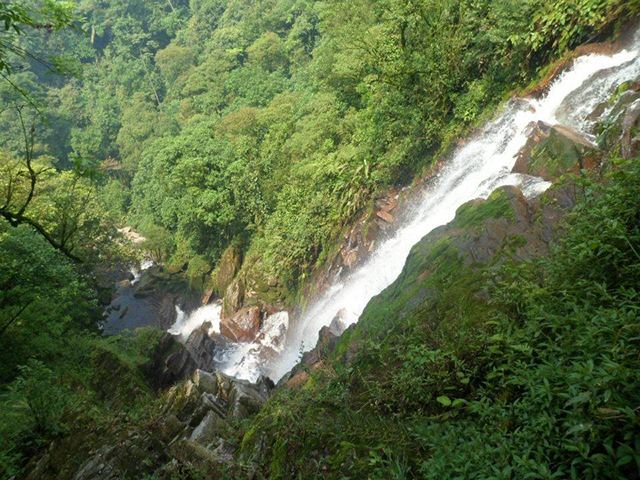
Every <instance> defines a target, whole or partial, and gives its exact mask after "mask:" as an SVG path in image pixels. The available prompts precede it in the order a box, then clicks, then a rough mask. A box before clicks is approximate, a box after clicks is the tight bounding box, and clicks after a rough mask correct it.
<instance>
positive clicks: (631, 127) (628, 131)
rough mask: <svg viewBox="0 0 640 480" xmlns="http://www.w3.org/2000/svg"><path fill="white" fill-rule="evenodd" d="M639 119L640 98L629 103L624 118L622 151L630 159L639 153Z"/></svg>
mask: <svg viewBox="0 0 640 480" xmlns="http://www.w3.org/2000/svg"><path fill="white" fill-rule="evenodd" d="M639 119H640V99H638V100H635V101H634V102H633V103H632V104H631V105H629V107H628V108H627V109H626V111H625V114H624V117H623V120H622V136H621V139H620V140H621V145H620V153H621V154H622V156H623V157H624V158H627V159H629V158H632V157H635V156H636V155H637V154H638V147H640V134H639V132H638V126H639V123H640V122H639V121H638V120H639Z"/></svg>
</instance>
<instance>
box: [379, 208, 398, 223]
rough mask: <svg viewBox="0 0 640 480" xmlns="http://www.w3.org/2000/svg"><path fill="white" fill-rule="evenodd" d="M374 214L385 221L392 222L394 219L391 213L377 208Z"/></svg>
mask: <svg viewBox="0 0 640 480" xmlns="http://www.w3.org/2000/svg"><path fill="white" fill-rule="evenodd" d="M376 215H377V216H378V217H379V218H381V219H382V220H384V221H385V222H387V223H393V222H394V221H395V218H394V217H393V215H391V214H390V213H389V212H385V211H384V210H378V211H377V212H376Z"/></svg>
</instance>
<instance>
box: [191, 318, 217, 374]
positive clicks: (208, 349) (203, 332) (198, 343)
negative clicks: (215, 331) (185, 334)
mask: <svg viewBox="0 0 640 480" xmlns="http://www.w3.org/2000/svg"><path fill="white" fill-rule="evenodd" d="M209 330H211V324H210V323H209V322H205V323H204V324H202V326H200V328H197V329H195V330H194V331H193V332H191V335H189V338H188V339H187V341H186V342H185V348H186V349H187V351H188V352H189V355H190V356H191V358H192V359H193V361H194V362H195V364H196V366H197V368H199V369H201V370H205V371H207V372H213V371H214V370H215V369H216V362H215V356H216V354H217V353H218V352H219V351H220V350H222V349H224V348H225V346H226V340H225V339H224V338H223V337H221V336H219V335H218V336H215V337H212V336H211V335H209Z"/></svg>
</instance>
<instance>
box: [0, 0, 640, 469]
mask: <svg viewBox="0 0 640 480" xmlns="http://www.w3.org/2000/svg"><path fill="white" fill-rule="evenodd" d="M639 13H640V2H638V1H637V0H559V1H555V2H546V1H542V0H499V1H495V0H494V1H491V0H351V1H346V0H325V1H313V0H259V1H253V0H111V1H108V0H76V1H75V2H71V1H61V0H8V1H2V3H0V286H1V289H0V477H2V478H7V479H13V478H15V479H19V478H32V479H38V478H42V479H45V478H47V479H48V478H78V479H89V478H91V479H115V478H146V479H151V478H154V479H155V478H157V479H174V478H175V479H180V478H185V479H187V478H193V479H197V478H336V479H337V478H340V479H361V478H372V479H378V478H379V479H383V478H384V479H386V478H397V479H401V478H640V443H639V441H638V438H640V437H639V435H640V423H639V422H640V419H639V415H640V412H639V410H638V409H639V408H640V407H639V406H640V374H639V373H638V372H640V361H639V356H638V355H639V350H638V348H639V347H640V344H639V338H640V337H638V325H639V324H638V320H639V317H640V297H639V294H640V292H639V290H638V288H639V287H638V286H639V285H640V283H639V282H640V263H639V261H640V256H639V254H638V252H640V224H639V223H638V219H639V218H640V205H639V204H638V199H639V198H640V169H639V167H638V161H637V160H638V158H637V156H636V155H635V154H632V153H629V151H628V149H627V147H625V144H624V143H621V142H622V141H621V140H619V138H618V137H616V135H617V134H618V133H619V132H618V131H617V130H616V128H619V129H622V130H620V131H623V130H624V128H627V127H624V126H623V127H620V126H619V125H617V124H615V125H614V122H613V121H611V122H609V123H606V122H604V123H600V124H598V129H599V130H598V132H599V133H600V134H601V136H600V137H598V142H599V143H598V145H599V147H600V150H599V153H598V154H597V155H596V156H597V157H598V159H599V162H600V164H601V165H603V167H602V168H601V169H600V170H599V171H598V172H597V175H587V174H584V175H578V176H577V177H573V176H570V177H571V178H565V177H564V176H563V177H562V179H561V180H558V178H559V177H560V175H558V176H557V177H558V178H554V179H553V180H554V182H555V181H556V180H558V182H557V184H558V186H554V188H552V190H551V193H548V194H545V195H547V196H543V200H541V201H540V204H541V205H538V204H536V205H537V206H536V208H540V211H541V212H547V210H545V208H546V207H545V205H546V204H545V202H549V204H553V202H560V203H562V202H564V203H567V202H566V201H565V200H563V198H564V197H562V195H561V194H558V193H557V192H559V191H560V192H565V191H571V192H572V194H571V195H572V202H571V203H572V205H571V209H570V210H571V211H570V212H569V213H566V215H565V214H564V213H563V215H562V216H563V218H562V222H561V223H559V225H560V226H557V227H556V226H555V224H554V232H555V233H554V235H553V237H554V239H553V244H552V246H551V247H550V248H549V250H548V251H546V252H545V254H544V255H540V254H539V252H537V251H536V255H533V254H531V255H525V256H522V255H520V256H519V255H517V254H514V252H515V251H516V250H513V251H511V250H509V249H508V248H506V247H505V249H504V251H503V250H500V252H499V254H498V253H496V258H495V259H492V260H491V261H489V262H488V263H486V264H483V265H482V267H481V268H475V267H474V268H471V267H470V264H469V262H466V261H463V260H461V258H462V257H461V256H460V255H459V254H457V253H455V252H453V251H452V250H451V248H450V244H449V243H447V242H444V241H442V239H439V240H437V241H435V240H433V241H432V240H428V239H427V240H426V242H427V243H425V244H424V245H423V244H422V243H421V244H419V245H423V246H422V247H420V248H418V249H417V250H415V251H412V255H411V256H410V258H409V260H408V262H407V266H406V267H405V270H404V271H403V274H402V276H401V277H400V278H399V279H398V282H399V283H397V284H394V285H395V287H391V288H392V291H385V293H383V294H382V295H380V296H378V297H375V299H374V300H373V301H372V302H371V303H370V305H369V306H368V307H367V309H366V310H365V312H364V314H363V316H362V319H361V320H360V322H359V323H358V325H357V328H355V329H349V330H348V331H347V333H346V334H345V335H343V336H342V337H341V338H340V340H339V341H337V340H336V341H337V345H332V346H331V352H330V353H327V358H326V359H325V360H324V363H323V367H322V368H318V369H313V371H312V372H305V375H308V376H309V377H310V379H308V380H305V384H304V385H303V386H302V387H299V386H296V387H295V388H293V387H291V388H287V387H284V388H283V387H281V386H279V387H277V388H276V389H275V393H272V394H271V393H270V398H269V400H268V401H267V402H266V404H265V406H263V407H261V408H260V409H259V411H257V412H252V413H251V415H241V416H239V418H228V419H226V420H225V424H224V425H223V426H220V427H219V429H220V431H219V432H218V434H217V435H218V437H220V438H224V441H225V442H226V443H225V445H229V446H230V447H229V448H230V450H232V452H233V453H231V454H229V455H230V457H229V458H227V457H224V458H225V459H226V460H225V461H220V460H219V458H218V459H217V460H216V461H215V462H214V463H215V465H216V467H215V468H213V467H211V465H210V464H209V463H207V462H208V461H209V460H207V459H208V458H209V457H207V455H209V454H207V455H205V453H203V452H202V451H201V450H199V449H198V448H200V447H198V448H195V447H194V450H193V451H192V450H189V449H188V448H187V447H184V448H183V447H180V446H181V445H182V444H181V443H180V441H177V442H176V441H175V438H173V437H175V434H174V435H170V434H167V433H166V432H167V431H173V430H171V429H172V428H173V427H172V426H171V425H173V424H172V423H171V422H173V421H174V420H173V419H174V418H175V419H176V420H175V422H178V421H186V420H185V419H184V418H183V417H182V416H181V415H183V414H184V411H185V409H186V408H187V407H186V406H185V405H191V404H190V403H189V402H190V401H191V400H190V398H191V397H189V395H190V394H189V393H187V394H185V397H186V400H185V399H182V400H180V398H181V397H180V395H182V394H183V393H184V392H182V390H181V389H182V388H183V384H181V383H179V381H178V380H184V379H176V381H175V382H173V383H175V384H176V385H175V386H174V385H173V384H172V385H166V384H165V385H162V386H160V387H159V385H158V384H156V383H154V380H153V378H151V377H153V375H152V374H151V373H150V372H152V371H154V368H155V366H154V365H155V363H154V362H156V363H157V357H158V355H159V353H158V352H159V351H160V350H161V349H162V348H165V346H166V345H165V344H166V342H167V340H166V337H165V335H164V332H163V331H161V330H159V329H154V328H145V329H140V330H138V331H136V332H135V333H133V332H123V333H121V334H119V335H114V336H103V335H102V334H101V330H100V328H101V323H102V321H103V310H104V308H105V305H106V304H108V303H109V300H110V298H109V296H110V295H111V292H110V290H109V289H108V288H107V289H105V288H104V286H103V285H101V281H100V277H101V275H102V274H104V272H105V271H108V270H109V269H113V268H114V266H122V265H129V264H131V263H134V262H138V261H140V260H141V259H142V258H151V259H153V261H154V262H156V263H157V264H159V265H161V266H162V269H163V270H164V271H166V272H169V273H170V274H171V275H175V276H177V277H179V278H180V279H181V281H184V282H185V284H187V285H188V287H189V288H190V289H192V290H194V291H197V292H198V294H199V293H201V292H206V291H213V294H214V296H217V297H221V298H224V299H225V300H224V301H225V302H228V300H227V298H226V297H225V294H227V296H228V291H227V288H228V287H229V284H230V281H229V280H225V281H224V282H223V281H221V280H220V278H221V277H223V276H224V275H222V274H221V271H223V270H224V265H225V262H224V259H225V258H228V257H229V256H230V255H231V256H233V257H234V262H236V263H237V265H236V266H235V270H234V272H233V274H232V277H234V278H242V279H243V282H244V284H245V285H246V286H247V288H246V290H247V291H251V293H252V295H254V297H255V298H258V299H259V302H260V305H261V308H262V307H263V305H264V304H267V303H268V304H269V305H277V306H278V307H279V308H281V309H289V310H291V311H293V310H294V309H295V308H296V306H297V305H299V304H304V302H305V301H306V299H305V295H306V294H307V293H308V292H309V290H310V289H313V288H316V286H315V284H314V282H313V281H314V279H316V278H317V276H318V275H320V274H321V272H322V271H323V269H325V268H327V265H328V264H330V263H331V262H332V261H333V259H334V257H335V255H336V252H337V251H338V250H339V249H340V248H341V244H342V242H343V241H344V237H345V232H348V231H349V230H350V229H351V228H352V226H353V225H354V224H355V223H356V222H358V221H360V219H362V218H363V217H366V216H367V215H368V214H369V213H370V212H372V211H373V210H375V208H376V207H375V202H376V200H377V199H379V198H380V197H381V196H382V195H385V194H386V193H387V192H390V191H394V192H395V191H398V190H399V189H402V188H405V187H411V186H412V185H414V184H417V183H419V182H420V181H421V179H423V178H424V177H425V176H427V175H429V174H431V173H432V172H433V169H434V168H435V167H436V165H437V164H438V162H440V161H441V160H442V159H445V158H446V156H447V154H449V153H450V152H451V151H452V150H453V149H454V148H456V147H457V146H458V145H460V144H461V143H463V141H464V140H463V139H464V138H465V136H466V135H469V134H470V133H471V132H473V131H475V130H476V129H477V128H478V127H479V126H480V125H482V124H483V122H486V121H487V120H488V119H490V118H492V116H493V115H494V114H495V112H496V110H497V109H498V108H500V106H501V105H502V104H503V103H504V101H505V100H507V99H508V98H510V97H511V96H513V95H527V94H539V93H540V92H542V91H544V89H545V88H546V86H547V84H548V82H549V81H550V80H551V79H552V78H553V77H554V75H556V74H557V72H558V71H559V69H561V68H564V67H565V66H566V64H567V62H569V61H570V60H571V59H572V58H573V57H574V56H575V53H574V52H575V49H576V48H577V47H579V46H580V45H583V44H585V43H589V42H595V41H600V42H603V41H609V40H615V39H616V38H617V37H618V36H619V35H621V32H622V31H623V30H624V28H625V25H628V23H629V22H632V21H633V20H634V19H635V17H636V16H637V15H638V14H639ZM636 80H637V79H636ZM634 89H635V90H634ZM627 90H628V91H632V90H634V91H636V90H638V87H637V81H636V84H633V83H627V84H625V85H622V86H620V87H619V88H618V89H617V90H616V91H615V92H614V93H612V98H611V99H609V100H608V102H609V103H610V104H611V105H614V104H615V102H617V101H618V99H619V98H621V97H623V96H624V94H625V91H627ZM627 107H628V105H626V107H625V108H627ZM621 108H622V107H621ZM629 110H631V107H629ZM612 118H613V117H612ZM634 121H635V120H634ZM629 128H630V129H627V130H628V132H631V133H629V135H631V136H632V137H633V136H634V135H636V136H637V132H638V127H637V124H634V125H633V128H631V127H629ZM627 130H624V132H627ZM618 136H619V137H620V135H618ZM620 138H623V139H624V138H625V137H624V135H621V137H620ZM627 143H629V142H627ZM554 152H555V151H554ZM558 155H560V154H558ZM580 166H581V168H582V166H583V163H582V160H581V161H580ZM567 170H569V169H567ZM574 173H575V172H574ZM576 192H578V193H576ZM554 195H556V196H555V197H554ZM567 195H568V194H567ZM509 198H511V197H509ZM558 199H560V200H558ZM503 200H504V199H502V200H501V197H500V195H497V196H493V195H492V196H491V197H490V198H489V200H488V201H487V202H488V203H487V204H485V207H482V206H480V207H478V211H467V210H459V211H458V216H457V217H456V220H455V221H454V223H453V224H451V225H450V226H449V227H448V228H450V229H451V230H450V232H453V231H454V230H455V232H458V231H459V230H464V229H467V230H469V231H471V230H473V229H474V228H477V227H478V225H480V224H482V225H483V228H487V227H486V224H485V223H482V222H486V221H487V219H491V218H494V217H495V216H496V214H495V209H496V208H497V209H498V210H500V209H501V208H503V206H501V205H502V204H501V203H500V202H501V201H503ZM510 201H512V200H510ZM496 203H498V204H500V205H498V207H495V204H496ZM487 205H488V207H487ZM510 205H511V204H510ZM470 208H472V207H470ZM473 208H476V207H473ZM483 208H484V209H485V210H487V209H488V210H490V211H489V212H488V213H487V211H485V210H482V209H483ZM504 208H507V207H504ZM510 208H511V206H509V207H508V208H507V210H509V209H510ZM528 208H529V209H530V210H531V209H533V207H531V206H529V207H528ZM549 208H551V207H549ZM501 211H502V210H501ZM503 213H504V212H503ZM540 215H541V217H544V215H546V213H541V214H540ZM124 227H131V228H133V229H134V230H135V231H136V232H139V234H140V235H141V236H142V237H144V241H143V242H142V243H141V244H138V245H132V244H131V242H129V241H127V238H126V236H125V235H123V233H122V232H123V228H124ZM488 228H489V229H490V228H491V226H489V227H488ZM532 228H534V227H532ZM535 228H537V227H535ZM455 232H454V233H451V238H453V237H455V235H457V233H455ZM548 236H550V234H549V235H548ZM447 238H449V237H447ZM514 238H515V237H514ZM545 239H546V237H545ZM520 241H522V239H521V238H520V237H518V239H516V240H514V242H516V243H518V242H520ZM429 242H431V243H429ZM425 245H426V246H425ZM519 245H520V244H519V243H518V245H516V246H515V247H513V248H514V249H517V248H519ZM528 253H530V252H528ZM412 262H413V263H412ZM424 272H428V274H429V275H430V277H429V279H427V280H424V275H421V274H422V273H424ZM425 275H426V273H425ZM421 282H422V283H424V285H423V284H422V283H421ZM416 285H420V288H418V287H416ZM393 289H395V290H393ZM394 292H395V293H394ZM398 292H400V293H398ZM425 292H428V293H425ZM247 295H248V294H247ZM239 306H242V305H237V306H236V307H239ZM225 308H227V303H225ZM235 310H238V308H235ZM163 345H164V346H163ZM170 348H171V349H172V350H171V351H172V352H174V351H176V349H179V348H181V347H180V344H179V342H175V345H173V344H172V346H171V347H170ZM159 349H160V350H159ZM165 353H166V352H165ZM152 367H153V368H152ZM203 375H204V374H203ZM150 378H151V379H150ZM201 382H202V380H201ZM216 388H218V389H220V388H222V387H216ZM232 388H239V387H232ZM243 388H244V387H243ZM246 388H249V387H246ZM168 390H170V391H171V392H173V393H170V394H167V391H168ZM216 391H218V390H216ZM176 392H177V393H176ZM181 392H182V393H181ZM167 395H170V398H171V400H170V401H169V400H167ZM171 395H172V396H171ZM235 395H239V394H235ZM176 398H178V399H177V400H176ZM233 398H235V397H233V395H230V396H229V398H228V399H227V400H225V401H228V402H229V404H232V403H233V401H232V400H233ZM181 401H182V402H183V403H180V402H181ZM167 402H169V403H170V405H171V406H170V407H167V405H168V403H167ZM171 402H173V403H171ZM176 405H178V406H176ZM189 408H191V407H189ZM225 408H226V407H225ZM172 409H173V410H172ZM168 412H173V413H171V414H170V415H169V413H168ZM194 415H195V414H194ZM204 416H205V414H204V413H202V415H200V417H198V418H199V419H198V421H197V422H195V425H197V424H198V423H199V422H200V420H202V417H204ZM169 417H170V418H169ZM207 418H208V417H207ZM190 421H191V420H189V421H186V422H187V423H189V422H190ZM195 425H191V426H192V427H195ZM145 431H146V432H151V433H148V435H149V436H150V437H149V438H147V437H145V440H144V441H143V440H140V441H139V443H135V441H134V442H133V443H132V444H127V445H129V447H127V448H129V452H128V454H129V455H130V457H131V459H130V463H127V460H123V459H122V458H120V457H118V462H120V463H117V462H116V463H117V465H118V466H117V468H119V469H120V470H117V469H116V467H113V469H112V470H108V469H107V470H104V471H102V470H101V471H98V472H97V473H96V472H93V473H91V472H89V470H87V468H85V469H80V467H81V466H82V465H84V464H85V463H84V462H85V461H86V460H87V459H88V458H90V457H91V456H92V455H94V454H95V452H102V453H101V455H103V454H104V456H103V457H101V460H100V462H102V463H107V464H109V462H111V461H112V462H115V460H113V458H114V456H115V455H116V454H111V453H108V452H112V451H116V450H117V449H116V450H113V449H112V450H104V448H102V447H104V445H107V444H110V442H111V443H112V444H114V445H116V444H123V443H122V442H123V441H124V440H123V439H124V438H126V439H127V441H128V442H131V441H132V440H131V438H133V439H137V438H139V437H140V436H142V434H141V433H140V432H145ZM132 432H133V433H132ZM220 432H222V433H220ZM163 435H168V437H167V439H165V438H164V437H163ZM218 437H216V438H218ZM169 441H171V442H169ZM165 444H166V445H170V446H166V445H165ZM221 444H222V443H221ZM131 445H134V446H133V447H131ZM159 445H161V446H159ZM136 448H137V449H138V450H140V451H138V450H136ZM180 448H183V449H182V450H180ZM189 448H191V447H189ZM105 452H107V453H105ZM145 452H146V453H145ZM218 454H219V457H220V456H222V454H220V453H219V452H218ZM109 455H112V456H111V457H109ZM120 455H121V456H122V455H124V454H122V453H121V454H120ZM203 458H204V459H203ZM105 459H106V460H105ZM121 460H122V461H121ZM100 462H98V463H100ZM116 463H113V465H116ZM43 465H45V466H43ZM109 465H111V464H109ZM110 468H111V467H110ZM76 472H79V473H77V474H76ZM123 472H124V473H123ZM83 475H84V476H83ZM122 475H125V477H123V476H122Z"/></svg>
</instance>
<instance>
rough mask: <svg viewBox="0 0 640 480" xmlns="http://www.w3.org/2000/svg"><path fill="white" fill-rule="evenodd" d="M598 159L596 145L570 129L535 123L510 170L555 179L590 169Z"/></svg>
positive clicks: (595, 164)
mask: <svg viewBox="0 0 640 480" xmlns="http://www.w3.org/2000/svg"><path fill="white" fill-rule="evenodd" d="M600 158H601V154H600V152H598V149H597V148H596V146H595V145H594V144H592V143H591V142H590V141H589V140H587V139H586V138H584V137H583V136H582V135H580V134H579V133H577V132H576V131H574V130H572V129H571V128H569V127H565V126H562V125H554V126H551V125H548V124H546V123H544V122H537V123H536V124H535V126H534V127H533V131H532V132H531V135H530V136H529V139H528V140H527V143H526V144H525V146H524V147H523V148H522V149H521V150H520V152H519V153H518V158H517V160H516V163H515V165H514V167H513V170H512V171H513V172H514V173H523V174H527V175H534V176H537V177H542V178H544V179H545V180H556V179H558V178H559V177H560V176H562V175H564V174H566V173H579V172H580V171H581V170H584V169H587V170H592V169H594V168H596V167H597V165H598V164H599V162H600Z"/></svg>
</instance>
